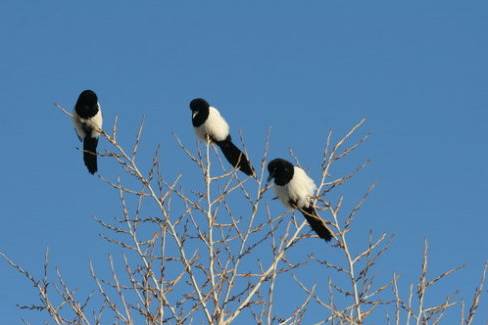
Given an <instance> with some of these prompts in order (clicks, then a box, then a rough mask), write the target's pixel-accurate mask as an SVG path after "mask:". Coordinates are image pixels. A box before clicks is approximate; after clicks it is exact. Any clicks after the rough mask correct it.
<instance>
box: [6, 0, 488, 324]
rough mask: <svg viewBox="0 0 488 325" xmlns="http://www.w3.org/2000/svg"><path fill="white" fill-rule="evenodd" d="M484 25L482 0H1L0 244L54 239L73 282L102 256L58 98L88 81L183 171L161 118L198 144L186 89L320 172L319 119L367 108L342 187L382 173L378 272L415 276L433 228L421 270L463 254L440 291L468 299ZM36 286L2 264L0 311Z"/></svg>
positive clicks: (478, 250)
mask: <svg viewBox="0 0 488 325" xmlns="http://www.w3.org/2000/svg"><path fill="white" fill-rule="evenodd" d="M487 31H488V4H487V2H486V1H450V0H442V1H423V0H422V1H404V2H397V1H386V0H385V1H355V2H350V1H347V2H346V1H307V2H306V3H304V2H298V1H279V2H274V3H271V2H267V3H265V2H263V1H245V2H239V3H238V2H235V1H233V2H230V1H212V2H210V1H207V2H203V1H172V2H169V1H168V2H163V1H138V2H134V1H126V0H121V1H117V2H102V1H82V2H81V1H80V2H68V1H60V0H56V1H48V2H45V1H44V2H41V1H18V0H2V1H1V3H0V39H1V40H2V41H1V43H2V44H1V50H0V109H1V112H2V115H1V121H2V127H1V128H0V145H1V148H2V149H1V150H2V153H1V159H0V170H1V171H2V186H1V192H2V193H1V195H0V202H1V214H0V218H1V223H2V226H1V227H0V249H1V250H3V251H5V252H7V253H8V254H9V255H10V256H12V257H14V258H15V259H16V260H17V261H18V262H19V263H21V264H22V265H24V266H26V267H27V268H28V269H30V270H36V271H37V270H39V271H40V268H41V261H42V254H43V251H44V249H45V248H46V247H47V246H49V247H50V250H51V254H52V258H53V265H60V266H61V267H62V270H63V273H64V274H65V275H66V277H67V279H68V281H69V282H70V283H71V284H72V285H73V286H78V287H87V286H91V280H90V278H89V276H88V260H89V259H90V258H93V259H94V260H95V261H96V262H97V263H98V264H99V265H102V266H103V265H104V264H105V257H106V255H107V253H108V252H109V247H108V246H107V245H106V244H105V243H104V242H102V241H101V240H99V239H98V237H97V235H98V233H99V232H100V229H99V228H98V226H97V225H96V224H95V223H94V222H93V220H92V217H93V216H95V215H97V216H100V217H102V218H111V217H113V216H115V214H116V213H117V212H118V202H117V197H116V194H115V193H113V192H112V191H111V190H110V189H108V188H107V187H106V186H105V185H104V184H102V183H101V182H100V181H99V180H98V179H97V178H96V177H91V176H90V175H89V174H88V173H87V172H86V170H85V168H84V166H83V165H82V161H81V154H80V152H79V151H77V150H75V147H76V146H77V145H78V142H77V139H76V136H75V134H74V131H73V130H72V126H71V124H70V121H69V120H67V119H66V118H65V116H63V115H62V114H61V113H60V112H58V111H56V110H55V109H54V108H53V106H52V103H53V102H54V101H58V102H60V103H62V104H64V105H65V106H68V107H72V105H73V104H74V102H75V100H76V97H77V95H78V94H79V92H80V91H81V90H82V89H85V88H92V89H94V90H96V91H97V92H98V94H99V97H100V101H101V103H102V105H103V107H104V113H105V120H106V122H107V123H110V122H111V121H113V118H114V116H115V115H116V114H118V115H119V116H120V118H121V128H122V130H123V131H124V133H125V135H124V136H125V139H126V141H127V143H128V141H129V140H130V139H131V138H132V136H133V135H134V134H135V132H136V127H137V121H139V120H140V119H141V118H142V116H143V115H145V116H146V122H147V123H146V125H147V128H146V134H145V139H147V141H146V142H145V146H144V147H143V148H144V149H145V150H147V151H146V153H147V154H149V152H150V150H151V149H152V148H153V145H154V144H155V143H161V144H162V153H163V157H164V172H165V173H166V175H174V174H176V172H178V171H182V172H185V173H189V174H190V175H191V170H192V168H194V167H193V166H192V165H191V164H190V163H188V162H186V160H185V159H184V157H183V155H182V154H181V153H180V152H179V151H178V150H177V149H176V146H175V144H174V140H173V139H172V137H171V132H172V131H175V132H177V133H178V134H179V135H180V136H181V138H182V139H183V140H184V141H185V142H186V143H190V144H191V143H193V142H192V141H193V138H194V134H193V131H192V130H191V127H190V121H189V119H190V116H189V111H188V108H187V104H188V102H189V100H190V99H191V98H193V97H196V96H203V97H205V98H208V99H209V101H210V102H211V103H213V104H215V106H217V107H219V108H220V109H221V111H223V112H224V114H225V116H226V118H227V120H228V121H229V122H230V123H231V126H232V129H233V133H234V134H237V132H238V131H239V130H242V131H243V132H244V134H245V136H246V139H247V142H248V147H249V150H250V152H251V156H253V157H259V155H260V153H261V149H262V142H263V135H264V134H265V132H266V130H267V128H268V127H270V126H272V129H273V131H272V132H273V133H272V138H273V142H272V150H271V152H272V156H286V153H287V148H288V147H293V148H294V149H295V151H296V153H297V155H298V156H299V158H300V160H301V162H302V164H303V165H304V166H305V167H306V168H307V169H308V170H310V173H311V174H312V176H314V177H315V178H317V177H318V174H319V158H320V150H321V148H322V144H323V143H324V138H325V135H326V132H327V130H328V129H329V128H333V129H335V130H337V131H338V132H343V131H345V130H346V128H348V127H350V126H351V125H352V124H353V123H354V122H356V121H358V120H359V119H360V118H362V117H366V118H368V124H367V127H366V128H367V130H369V131H371V132H372V133H373V137H372V140H371V141H370V142H368V143H367V144H366V146H365V147H364V148H363V149H362V150H361V151H360V152H359V153H358V155H357V156H355V157H356V158H355V159H357V160H356V161H354V162H360V160H361V159H362V158H370V159H372V161H373V164H372V165H371V167H370V168H368V169H367V170H366V171H365V172H364V173H363V174H361V176H359V177H358V179H357V180H356V182H355V183H354V185H353V186H351V187H349V188H348V189H347V192H346V199H349V200H353V199H357V198H359V197H360V195H361V194H362V191H364V190H365V189H366V188H367V186H368V184H369V183H371V182H373V181H378V185H379V187H378V189H377V191H376V192H375V193H374V195H372V197H371V199H370V201H369V202H368V204H367V206H366V208H365V210H364V211H363V212H362V214H361V217H360V221H359V222H358V225H357V227H360V229H361V230H363V231H364V232H366V231H367V230H368V229H370V228H373V229H375V231H376V232H381V231H386V232H389V233H394V234H395V235H396V238H395V242H394V245H393V248H392V250H391V251H390V253H389V254H388V255H387V256H386V257H385V258H384V260H383V261H384V264H382V269H381V270H380V271H379V272H380V273H381V274H392V272H393V271H396V272H399V273H402V274H403V275H404V277H403V278H402V281H405V283H404V284H406V282H407V281H410V280H412V281H414V280H416V278H417V274H418V269H419V262H420V256H421V250H422V244H423V240H424V238H428V239H429V241H430V242H431V246H432V265H433V270H434V272H436V273H437V272H440V271H443V270H445V269H447V268H448V267H451V266H454V265H458V264H463V263H466V264H467V267H466V269H465V270H464V271H462V272H461V273H460V274H458V275H457V276H455V277H453V278H452V279H451V280H450V281H448V282H447V283H448V290H447V291H450V292H453V291H454V290H455V289H456V288H457V289H460V290H461V295H463V296H465V297H466V298H468V299H470V295H471V293H472V291H473V289H474V287H475V285H476V284H477V282H478V278H479V275H480V272H481V266H482V263H483V262H484V261H485V260H486V259H488V241H487V240H486V231H487V228H488V218H487V212H486V198H487V194H488V174H487V166H488V154H487V142H488V141H487V133H486V130H487V126H486V123H487V120H488V61H487V58H488V33H487ZM101 147H102V148H103V147H104V145H103V144H102V145H101ZM103 168H104V161H102V162H101V169H102V170H103ZM189 170H190V171H189ZM108 174H110V172H108ZM112 174H113V173H112ZM87 201H90V204H89V205H87V204H85V203H86V202H87ZM358 244H359V242H358ZM310 281H313V279H311V280H310ZM404 288H405V287H404ZM36 298H37V296H36V294H35V292H34V291H33V289H32V287H31V286H30V285H29V284H28V283H26V282H25V281H24V280H23V279H22V278H21V277H20V276H19V275H17V274H16V273H14V272H13V271H12V270H10V269H8V268H7V267H6V266H5V264H4V263H0V301H2V304H0V315H1V316H0V318H1V319H0V322H1V323H2V324H14V323H19V311H18V309H17V308H16V307H15V304H16V303H27V304H28V303H34V302H36ZM482 306H483V308H484V309H486V310H488V308H486V306H488V299H487V298H486V297H485V300H484V301H482ZM22 315H23V316H25V317H26V319H29V320H31V321H32V323H33V324H37V323H40V319H41V318H39V317H40V316H39V315H36V314H30V313H27V314H22ZM483 315H484V318H485V320H486V318H487V317H488V314H487V313H486V312H484V313H483ZM451 316H453V315H451ZM455 316H457V315H455ZM36 320H37V321H36ZM446 323H449V321H448V320H446Z"/></svg>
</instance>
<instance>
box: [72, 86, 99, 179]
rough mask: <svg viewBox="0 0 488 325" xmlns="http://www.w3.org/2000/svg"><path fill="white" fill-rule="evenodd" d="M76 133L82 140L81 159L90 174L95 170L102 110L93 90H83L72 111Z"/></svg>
mask: <svg viewBox="0 0 488 325" xmlns="http://www.w3.org/2000/svg"><path fill="white" fill-rule="evenodd" d="M73 122H74V124H75V130H76V135H77V136H78V139H80V141H83V161H84V162H85V165H86V168H88V171H89V172H90V174H95V173H96V171H97V144H98V137H99V136H100V130H101V129H102V111H101V108H100V104H99V103H98V97H97V95H96V94H95V92H94V91H93V90H84V91H82V92H81V94H80V96H79V97H78V100H77V101H76V105H75V111H74V112H73Z"/></svg>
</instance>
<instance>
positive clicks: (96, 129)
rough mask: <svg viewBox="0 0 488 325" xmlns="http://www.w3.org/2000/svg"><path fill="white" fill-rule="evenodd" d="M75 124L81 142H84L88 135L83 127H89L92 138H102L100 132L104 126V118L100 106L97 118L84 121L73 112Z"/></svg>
mask: <svg viewBox="0 0 488 325" xmlns="http://www.w3.org/2000/svg"><path fill="white" fill-rule="evenodd" d="M73 123H74V125H75V131H76V134H77V135H78V138H79V139H80V140H83V139H84V138H85V137H86V136H87V135H86V133H85V131H84V130H83V125H86V126H88V127H89V128H90V129H91V130H92V131H91V134H90V137H92V138H98V137H99V136H100V130H101V129H102V125H103V117H102V110H101V107H100V104H98V112H97V114H95V116H93V117H91V118H88V119H84V118H81V117H80V116H79V115H78V114H77V113H76V111H74V112H73Z"/></svg>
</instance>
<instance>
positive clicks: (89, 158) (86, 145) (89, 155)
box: [83, 136, 98, 174]
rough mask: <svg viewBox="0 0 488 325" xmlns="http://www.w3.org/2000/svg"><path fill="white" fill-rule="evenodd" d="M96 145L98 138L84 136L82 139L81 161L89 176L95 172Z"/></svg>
mask: <svg viewBox="0 0 488 325" xmlns="http://www.w3.org/2000/svg"><path fill="white" fill-rule="evenodd" d="M97 145H98V138H92V137H90V136H86V137H85V139H83V161H84V162H85V166H86V168H88V171H89V172H90V174H95V173H96V172H97V169H98V168H97Z"/></svg>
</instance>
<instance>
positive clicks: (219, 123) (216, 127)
mask: <svg viewBox="0 0 488 325" xmlns="http://www.w3.org/2000/svg"><path fill="white" fill-rule="evenodd" d="M195 132H196V134H197V136H198V137H199V138H200V139H202V140H206V138H207V134H208V135H209V136H210V137H211V138H212V139H213V140H215V141H223V140H225V139H226V138H227V136H228V135H229V124H227V122H226V121H225V119H224V118H223V117H222V115H220V113H219V111H218V110H217V109H216V108H215V107H212V106H210V107H209V112H208V118H207V120H206V121H205V122H204V123H203V124H202V125H200V126H199V127H196V128H195Z"/></svg>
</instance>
